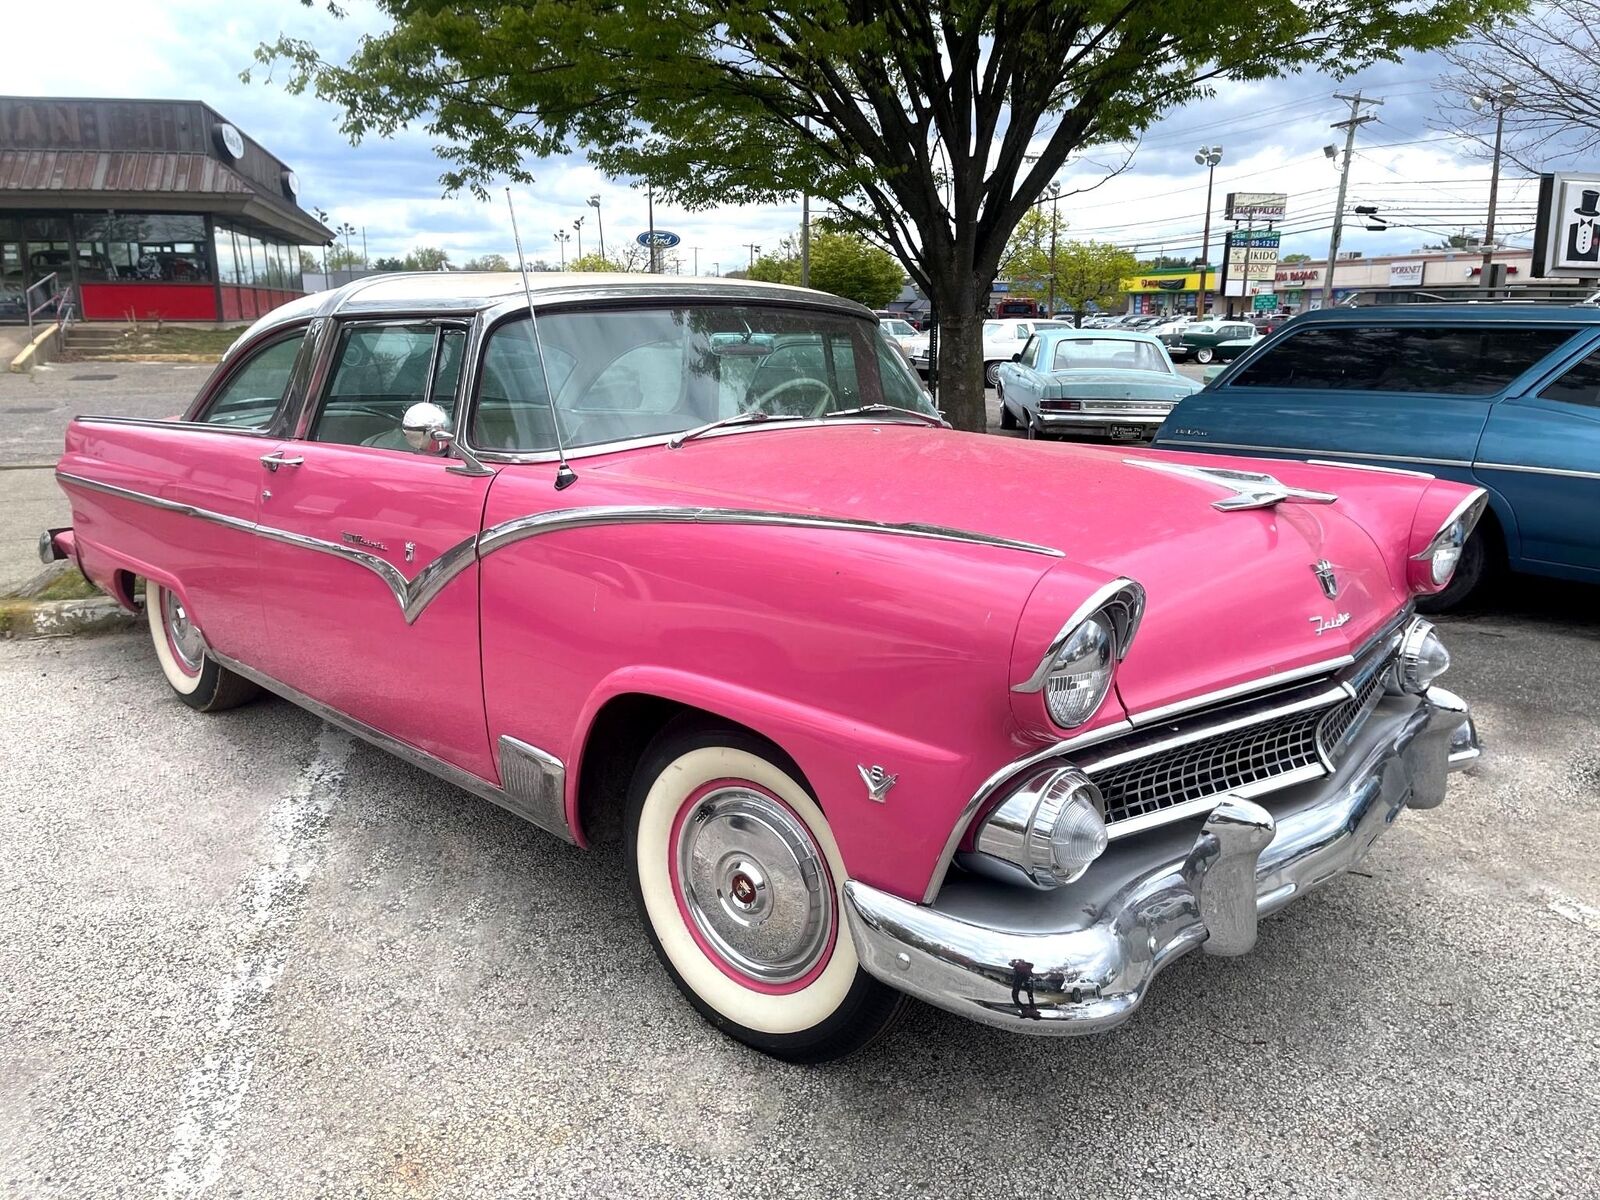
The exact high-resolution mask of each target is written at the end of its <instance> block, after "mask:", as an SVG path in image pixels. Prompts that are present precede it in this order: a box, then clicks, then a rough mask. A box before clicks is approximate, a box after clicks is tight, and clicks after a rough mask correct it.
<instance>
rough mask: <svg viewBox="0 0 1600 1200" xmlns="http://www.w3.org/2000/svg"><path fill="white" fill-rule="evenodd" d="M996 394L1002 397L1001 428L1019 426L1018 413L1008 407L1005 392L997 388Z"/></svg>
mask: <svg viewBox="0 0 1600 1200" xmlns="http://www.w3.org/2000/svg"><path fill="white" fill-rule="evenodd" d="M995 394H996V395H998V396H999V397H1000V428H1001V429H1015V428H1016V427H1017V414H1016V413H1014V412H1012V411H1011V410H1010V409H1009V408H1007V407H1006V394H1005V392H1003V391H1000V390H999V389H996V393H995Z"/></svg>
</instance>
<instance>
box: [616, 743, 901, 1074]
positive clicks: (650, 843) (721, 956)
mask: <svg viewBox="0 0 1600 1200" xmlns="http://www.w3.org/2000/svg"><path fill="white" fill-rule="evenodd" d="M626 853H627V865H628V875H629V882H630V884H631V885H632V889H633V893H634V899H635V901H636V902H637V904H638V906H639V912H640V915H641V916H642V917H643V919H644V923H645V927H646V929H647V930H648V932H649V934H650V937H651V941H652V942H653V943H654V946H655V949H656V953H657V955H658V957H659V958H660V960H661V962H662V965H663V966H665V967H666V969H667V971H668V973H669V974H670V975H671V976H672V978H673V982H675V983H676V984H677V985H678V987H679V989H680V990H682V992H683V993H684V995H685V996H686V997H688V999H689V1001H690V1002H691V1003H692V1004H693V1005H694V1006H695V1008H697V1009H698V1010H699V1011H700V1013H701V1014H702V1015H703V1016H705V1017H706V1019H707V1020H709V1021H710V1022H711V1023H712V1024H713V1025H716V1026H717V1027H718V1028H719V1029H721V1030H722V1031H723V1032H725V1033H727V1034H729V1035H730V1036H732V1037H734V1038H737V1039H738V1040H740V1041H742V1042H745V1043H746V1044H748V1045H751V1046H754V1047H755V1048H757V1049H759V1050H762V1051H764V1052H766V1053H768V1054H772V1055H775V1056H777V1057H779V1058H784V1059H788V1060H790V1061H794V1062H825V1061H828V1060H831V1059H835V1058H842V1057H844V1056H845V1055H847V1054H850V1053H853V1052H854V1051H856V1050H858V1049H860V1048H861V1047H862V1046H865V1045H866V1044H867V1043H868V1042H870V1041H872V1040H873V1039H874V1038H876V1037H877V1036H878V1035H879V1034H881V1033H882V1032H883V1031H884V1030H885V1029H887V1028H888V1027H889V1026H890V1024H892V1022H893V1020H894V1019H895V1017H896V1016H898V1015H899V1012H900V1011H901V1008H902V1002H903V1001H904V999H905V998H904V996H902V995H901V994H900V993H898V992H895V991H893V990H892V989H890V988H887V987H885V986H884V985H883V984H881V983H879V982H878V981H877V980H875V979H873V978H872V977H871V976H869V975H868V974H867V973H866V972H865V971H863V970H862V969H861V967H860V964H859V963H858V961H857V959H856V952H855V946H854V944H853V943H852V941H851V939H850V931H849V928H848V925H847V924H846V922H845V920H844V901H843V886H844V882H845V879H846V875H845V869H844V862H843V860H842V859H841V858H840V855H839V848H838V845H837V844H836V843H835V841H834V838H833V834H832V832H831V831H830V830H829V828H828V822H827V819H826V818H825V817H824V815H823V812H822V809H821V808H820V807H819V806H818V804H817V802H816V800H815V798H814V797H813V796H812V795H811V794H810V792H809V791H808V790H807V789H806V788H805V786H804V785H803V784H802V783H801V782H800V780H799V772H798V770H797V769H796V768H795V767H794V766H793V764H792V763H790V762H788V761H787V759H786V757H785V756H784V755H782V753H781V752H780V751H777V750H776V748H775V747H772V746H770V745H769V744H768V743H766V742H764V741H763V740H762V739H760V738H758V737H755V736H754V735H752V734H750V733H748V732H746V731H744V730H740V729H737V728H734V727H730V726H723V725H719V724H713V723H710V722H708V721H703V720H699V719H684V720H680V721H677V722H674V723H673V724H672V725H669V726H668V727H667V729H665V730H664V731H663V732H662V734H661V735H660V736H658V737H657V738H656V740H655V741H654V742H653V743H652V745H651V747H650V749H649V750H648V751H647V752H646V753H645V756H644V758H643V760H642V761H641V763H640V766H639V770H638V771H637V773H636V775H635V778H634V781H633V786H632V788H631V790H630V794H629V803H628V814H627V824H626Z"/></svg>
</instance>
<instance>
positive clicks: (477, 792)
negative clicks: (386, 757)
mask: <svg viewBox="0 0 1600 1200" xmlns="http://www.w3.org/2000/svg"><path fill="white" fill-rule="evenodd" d="M206 653H207V654H209V655H210V656H211V657H212V658H214V659H216V661H217V662H218V663H219V664H221V665H222V666H224V667H226V668H227V669H228V670H230V671H232V672H233V673H234V674H236V675H242V676H244V677H245V678H246V679H248V680H250V682H252V683H254V684H257V685H258V686H260V687H263V688H265V689H266V690H267V691H269V692H272V693H273V694H274V695H276V696H281V697H282V698H283V699H285V700H287V701H288V702H289V703H290V704H293V705H296V706H298V707H300V708H303V709H305V710H306V711H307V712H308V713H310V714H311V715H312V716H314V717H318V718H320V719H322V720H324V721H326V722H328V724H330V725H336V726H338V727H339V728H340V729H343V730H344V731H345V732H346V733H351V734H354V735H355V736H356V737H358V738H360V739H361V740H362V741H364V742H370V743H371V744H372V745H374V746H376V747H378V749H380V750H387V751H388V752H389V753H390V754H393V755H394V756H395V757H396V758H398V759H401V760H402V761H404V762H408V763H410V764H411V765H412V766H414V767H418V768H420V769H422V770H424V771H426V772H428V774H430V775H433V776H435V777H437V778H439V779H442V780H444V781H445V782H446V783H449V784H453V785H454V786H456V787H458V788H461V789H462V790H463V791H467V792H471V793H472V794H473V795H474V796H477V797H478V798H479V799H482V800H487V801H489V802H490V803H491V804H498V805H499V806H500V807H501V808H503V809H505V810H506V811H507V812H509V813H512V814H514V815H515V816H519V817H521V818H522V819H523V820H525V821H528V822H530V823H532V824H534V825H537V826H539V828H541V829H544V830H546V831H547V832H550V833H553V834H555V835H556V836H557V837H560V838H562V839H564V840H565V841H568V842H573V843H576V841H577V838H576V837H575V836H574V834H573V831H572V828H571V826H569V825H568V824H567V821H566V810H565V803H564V801H563V804H562V805H561V807H560V808H559V809H558V810H557V814H556V815H557V817H558V819H555V820H554V821H553V820H552V812H551V808H550V806H549V805H548V804H541V803H532V802H530V798H529V797H528V796H525V795H523V794H520V793H518V792H517V791H514V790H512V789H509V788H506V789H502V788H498V787H496V786H495V785H494V784H492V783H490V782H489V781H488V780H487V779H483V778H481V777H480V776H477V775H474V774H473V773H472V772H471V771H464V770H462V769H461V768H460V767H458V766H456V765H455V764H454V763H447V762H445V761H444V759H442V758H436V757H435V756H434V755H432V754H429V753H428V752H427V751H426V750H419V749H417V747H415V746H413V745H411V744H410V743H409V742H402V741H401V740H400V739H399V738H396V737H391V736H390V735H389V734H387V733H384V732H383V731H382V730H381V729H375V728H373V727H372V726H371V725H368V724H367V723H366V722H365V721H361V720H358V719H356V718H355V717H352V716H350V715H349V714H348V713H344V712H340V711H339V710H338V709H336V708H333V707H332V706H330V705H327V704H324V703H323V702H322V701H320V700H316V699H313V698H312V697H310V696H308V695H306V694H305V693H304V692H302V691H299V690H298V689H296V688H292V687H290V686H289V685H288V684H286V683H282V682H280V681H279V680H276V679H274V678H273V677H272V676H270V675H267V674H265V673H264V672H262V671H258V670H256V669H255V668H254V667H251V666H247V665H246V664H244V663H242V662H240V661H238V660H237V659H233V658H229V657H228V656H227V655H226V654H218V653H217V652H216V651H215V650H214V649H211V648H210V647H207V648H206ZM507 742H512V743H514V744H515V746H516V747H518V750H517V753H519V754H525V755H526V756H527V757H528V758H529V759H530V760H531V761H534V762H536V763H537V764H538V767H537V769H538V770H539V771H541V772H543V774H544V775H545V776H546V778H547V779H548V777H550V776H552V775H554V774H556V773H559V774H560V777H561V787H562V788H563V790H564V788H565V778H566V768H565V767H564V766H563V765H562V763H561V760H560V759H558V758H556V757H555V756H554V755H551V754H547V753H545V752H544V751H543V750H539V749H536V748H535V747H533V746H529V745H527V743H525V742H518V741H517V740H516V739H515V738H507V737H502V738H501V739H500V745H501V764H502V770H504V765H505V762H506V759H505V745H506V743H507ZM544 786H546V787H548V786H549V785H548V783H547V784H545V785H544Z"/></svg>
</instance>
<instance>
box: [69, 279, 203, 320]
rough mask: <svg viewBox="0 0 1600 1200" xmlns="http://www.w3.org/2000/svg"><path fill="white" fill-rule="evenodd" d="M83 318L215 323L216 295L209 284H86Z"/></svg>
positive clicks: (82, 287)
mask: <svg viewBox="0 0 1600 1200" xmlns="http://www.w3.org/2000/svg"><path fill="white" fill-rule="evenodd" d="M80 292H81V294H82V298H83V315H84V318H85V319H86V320H90V321H127V320H135V321H158V320H161V321H215V320H216V319H217V296H216V292H215V290H214V289H213V288H212V286H211V285H210V284H209V283H85V284H83V285H82V286H81V288H80Z"/></svg>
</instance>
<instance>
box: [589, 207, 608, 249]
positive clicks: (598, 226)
mask: <svg viewBox="0 0 1600 1200" xmlns="http://www.w3.org/2000/svg"><path fill="white" fill-rule="evenodd" d="M589 207H590V208H592V209H594V229H595V232H596V233H598V234H599V235H600V257H601V258H604V257H605V256H606V226H605V222H604V221H602V220H601V219H600V197H599V196H590V197H589Z"/></svg>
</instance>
